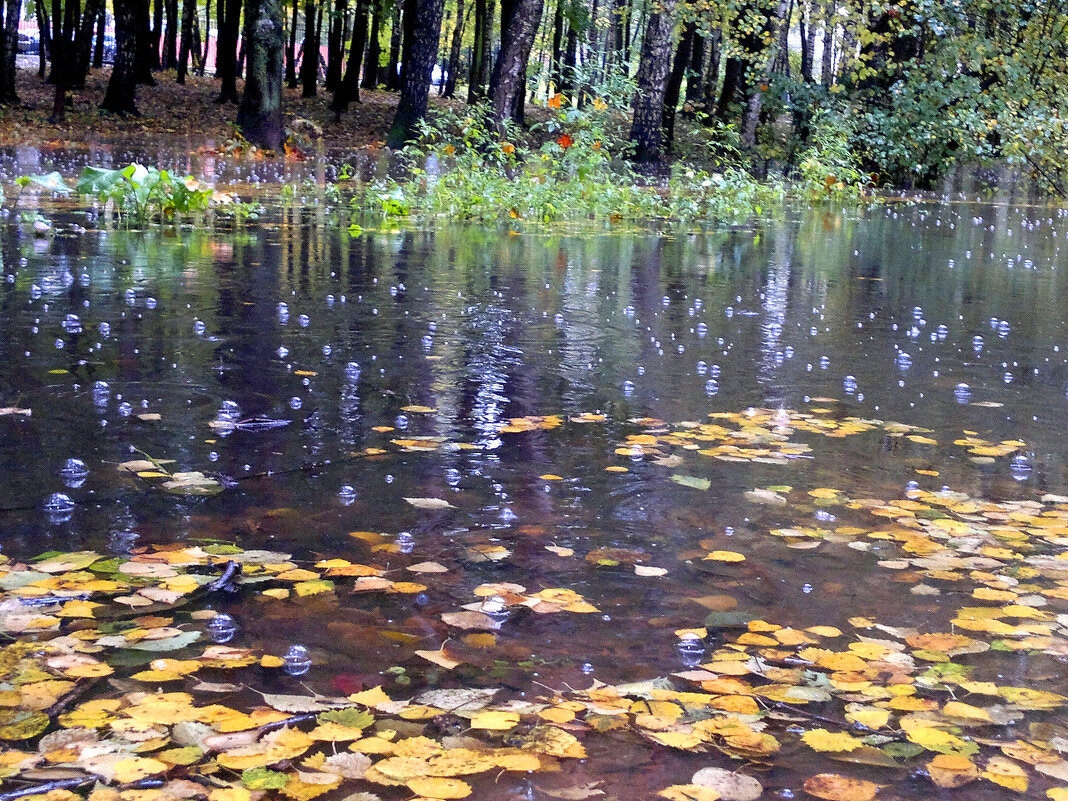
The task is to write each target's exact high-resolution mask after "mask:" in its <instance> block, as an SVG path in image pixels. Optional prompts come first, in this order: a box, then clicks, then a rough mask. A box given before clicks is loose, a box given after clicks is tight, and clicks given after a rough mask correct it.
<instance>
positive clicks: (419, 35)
mask: <svg viewBox="0 0 1068 801" xmlns="http://www.w3.org/2000/svg"><path fill="white" fill-rule="evenodd" d="M444 6H445V0H419V2H418V5H417V7H416V10H415V16H416V17H417V20H418V24H417V25H415V26H414V28H415V30H414V32H413V36H412V44H411V48H410V49H409V52H408V58H407V62H408V63H407V64H405V68H406V69H405V70H404V84H403V85H402V86H401V95H400V101H399V102H398V103H397V114H396V116H395V117H394V118H393V125H392V126H390V129H389V135H388V136H387V137H386V145H387V146H388V147H392V148H398V147H401V146H402V145H404V143H405V142H408V141H409V140H410V139H411V138H412V133H413V131H414V130H415V126H416V124H417V123H418V122H419V121H420V120H421V119H423V116H424V115H425V114H426V107H427V102H428V99H429V98H428V94H429V92H430V76H431V73H432V72H433V70H434V63H435V62H436V61H437V56H438V39H439V37H440V36H441V13H442V11H443V9H444Z"/></svg>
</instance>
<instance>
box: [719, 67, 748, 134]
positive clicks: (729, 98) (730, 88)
mask: <svg viewBox="0 0 1068 801" xmlns="http://www.w3.org/2000/svg"><path fill="white" fill-rule="evenodd" d="M745 73H746V62H745V59H742V58H737V57H735V56H728V57H727V64H726V65H725V66H724V68H723V87H722V88H721V89H720V91H719V101H718V102H717V103H716V117H718V118H719V119H720V120H722V121H726V119H727V115H728V114H729V113H730V109H731V104H733V103H734V102H735V100H737V99H738V98H740V97H741V96H742V95H743V94H744V91H745V82H746V75H745Z"/></svg>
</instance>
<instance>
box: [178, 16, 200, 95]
mask: <svg viewBox="0 0 1068 801" xmlns="http://www.w3.org/2000/svg"><path fill="white" fill-rule="evenodd" d="M196 15H197V0H182V47H181V49H180V50H179V52H178V83H185V75H186V70H187V69H188V65H189V52H190V50H191V48H192V46H193V20H194V18H195V17H196Z"/></svg>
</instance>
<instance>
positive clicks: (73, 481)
mask: <svg viewBox="0 0 1068 801" xmlns="http://www.w3.org/2000/svg"><path fill="white" fill-rule="evenodd" d="M59 474H60V475H61V476H62V477H63V483H65V484H66V485H67V486H68V487H71V488H72V489H77V488H78V487H80V486H81V485H82V484H84V483H85V479H86V478H88V477H89V468H88V467H86V464H85V462H83V461H82V460H81V459H75V458H73V457H72V458H70V459H67V461H66V462H64V464H63V466H62V467H61V468H59Z"/></svg>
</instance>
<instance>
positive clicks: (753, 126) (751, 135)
mask: <svg viewBox="0 0 1068 801" xmlns="http://www.w3.org/2000/svg"><path fill="white" fill-rule="evenodd" d="M787 8H788V0H779V3H778V5H777V7H776V8H775V9H774V11H773V12H772V13H771V14H769V15H768V17H767V21H766V23H765V25H764V30H765V31H766V32H767V35H766V37H765V41H774V40H775V38H776V30H775V28H776V26H777V25H779V24H780V23H781V24H782V25H783V27H785V26H786V25H788V24H789V16H788V15H787ZM778 59H779V47H777V46H774V45H773V46H772V52H771V54H770V55H769V56H768V58H767V66H766V67H765V68H764V73H763V75H761V76H760V80H759V81H758V82H757V84H756V85H755V86H753V87H752V88H751V90H750V95H749V98H748V100H747V101H746V108H745V116H744V117H743V118H742V132H741V140H742V147H743V148H745V149H747V150H752V149H753V148H755V147H756V134H757V125H758V124H759V122H760V111H761V108H762V107H763V104H764V92H766V91H767V88H768V80H769V79H770V77H771V72H772V70H773V69H774V68H775V62H776V61H777V60H778Z"/></svg>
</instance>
